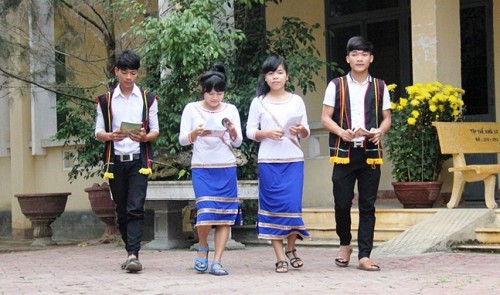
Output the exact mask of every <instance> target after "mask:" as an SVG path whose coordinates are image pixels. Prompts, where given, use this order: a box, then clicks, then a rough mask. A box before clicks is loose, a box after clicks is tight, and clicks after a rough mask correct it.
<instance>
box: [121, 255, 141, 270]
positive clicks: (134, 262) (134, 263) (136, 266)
mask: <svg viewBox="0 0 500 295" xmlns="http://www.w3.org/2000/svg"><path fill="white" fill-rule="evenodd" d="M124 269H125V270H127V271H128V272H138V271H141V270H142V264H141V263H140V262H139V259H137V258H130V259H127V261H126V262H125V268H124Z"/></svg>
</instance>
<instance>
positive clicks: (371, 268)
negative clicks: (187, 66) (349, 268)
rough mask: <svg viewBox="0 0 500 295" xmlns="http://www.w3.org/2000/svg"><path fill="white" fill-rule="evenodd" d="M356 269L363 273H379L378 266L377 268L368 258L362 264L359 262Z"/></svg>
mask: <svg viewBox="0 0 500 295" xmlns="http://www.w3.org/2000/svg"><path fill="white" fill-rule="evenodd" d="M358 269H361V270H365V271H380V266H378V265H377V264H375V263H374V262H372V261H371V260H370V259H369V258H368V259H366V260H364V261H363V262H361V261H360V262H359V265H358Z"/></svg>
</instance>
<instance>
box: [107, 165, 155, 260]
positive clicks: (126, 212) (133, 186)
mask: <svg viewBox="0 0 500 295" xmlns="http://www.w3.org/2000/svg"><path fill="white" fill-rule="evenodd" d="M141 168H142V164H141V161H140V160H133V161H129V162H118V161H116V162H115V169H114V179H110V180H109V185H110V187H111V193H112V196H113V200H114V202H115V203H116V215H117V224H118V229H119V230H120V234H121V236H122V239H123V242H124V243H125V249H126V250H127V253H128V255H132V254H134V255H136V256H137V257H139V250H140V248H141V240H142V235H143V231H144V202H145V200H146V191H147V187H148V176H147V175H143V174H140V173H139V169H141Z"/></svg>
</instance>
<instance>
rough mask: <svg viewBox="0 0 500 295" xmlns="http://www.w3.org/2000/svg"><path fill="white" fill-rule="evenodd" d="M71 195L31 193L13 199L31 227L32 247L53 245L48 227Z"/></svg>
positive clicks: (62, 210) (62, 209)
mask: <svg viewBox="0 0 500 295" xmlns="http://www.w3.org/2000/svg"><path fill="white" fill-rule="evenodd" d="M69 195H71V193H32V194H17V195H15V197H16V198H17V201H18V202H19V206H20V207H21V212H22V213H23V214H24V216H26V218H28V219H29V220H30V221H31V225H32V227H33V239H34V240H33V243H32V244H31V245H32V246H48V245H52V244H55V242H54V241H53V240H52V228H51V227H50V225H51V224H52V222H54V220H56V218H57V217H59V216H60V215H61V214H62V213H63V212H64V209H65V208H66V202H67V201H68V196H69Z"/></svg>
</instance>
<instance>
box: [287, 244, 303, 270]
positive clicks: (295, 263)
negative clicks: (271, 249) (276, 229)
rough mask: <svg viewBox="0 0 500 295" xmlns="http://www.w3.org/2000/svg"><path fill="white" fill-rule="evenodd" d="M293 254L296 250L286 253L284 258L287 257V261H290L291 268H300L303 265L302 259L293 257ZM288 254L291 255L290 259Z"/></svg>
mask: <svg viewBox="0 0 500 295" xmlns="http://www.w3.org/2000/svg"><path fill="white" fill-rule="evenodd" d="M295 252H297V249H293V250H291V251H286V252H285V255H286V257H288V259H290V265H291V266H292V267H293V268H300V267H302V266H303V265H304V263H303V262H302V259H300V257H298V256H297V255H295ZM288 254H292V257H290V256H288Z"/></svg>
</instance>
